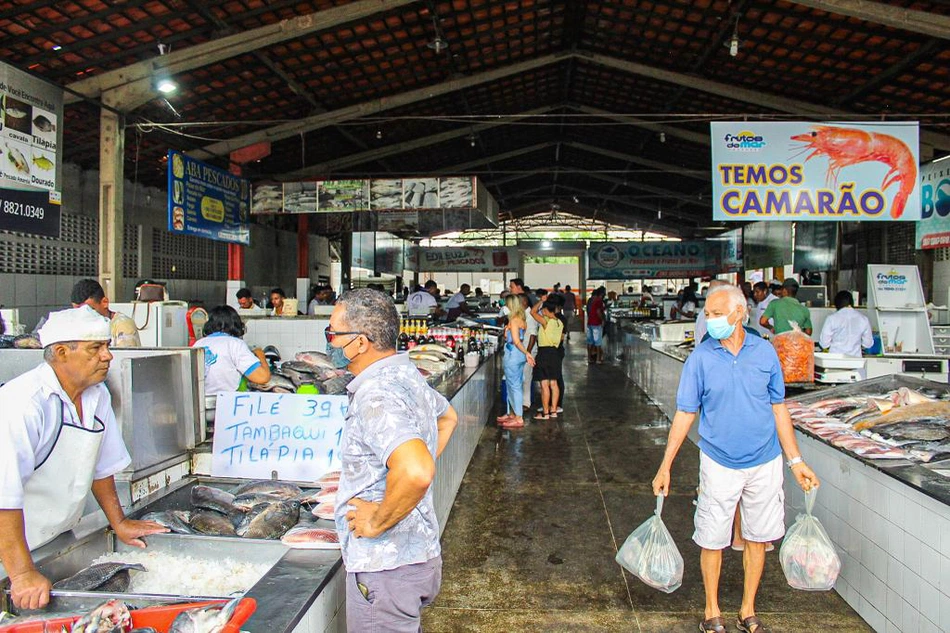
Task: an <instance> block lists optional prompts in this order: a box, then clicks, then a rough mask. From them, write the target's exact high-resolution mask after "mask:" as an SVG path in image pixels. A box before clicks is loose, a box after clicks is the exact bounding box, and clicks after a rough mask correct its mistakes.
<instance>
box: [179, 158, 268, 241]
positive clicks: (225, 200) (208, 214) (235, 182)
mask: <svg viewBox="0 0 950 633" xmlns="http://www.w3.org/2000/svg"><path fill="white" fill-rule="evenodd" d="M250 208H251V183H250V182H249V181H247V180H245V179H244V178H241V177H239V176H235V175H234V174H232V173H230V172H227V171H224V170H223V169H218V168H217V167H212V166H211V165H207V164H205V163H202V162H201V161H198V160H195V159H193V158H189V157H188V156H185V155H184V154H182V153H181V152H177V151H175V150H170V151H169V152H168V230H169V231H171V232H172V233H180V234H186V235H196V236H198V237H205V238H208V239H211V240H217V241H219V242H233V243H235V244H250V243H251V231H250V228H249V227H248V224H247V221H248V213H249V211H250Z"/></svg>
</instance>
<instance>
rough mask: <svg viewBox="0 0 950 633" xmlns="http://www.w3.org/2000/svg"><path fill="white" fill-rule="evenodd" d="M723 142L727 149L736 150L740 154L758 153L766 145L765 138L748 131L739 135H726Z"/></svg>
mask: <svg viewBox="0 0 950 633" xmlns="http://www.w3.org/2000/svg"><path fill="white" fill-rule="evenodd" d="M722 140H723V141H724V142H725V144H726V149H735V150H739V151H740V152H757V151H759V150H760V149H763V148H764V147H765V145H766V143H765V139H764V138H762V137H761V136H759V135H757V134H756V133H755V132H749V131H748V130H745V131H742V132H739V133H738V134H726V135H725V136H724V137H723V138H722Z"/></svg>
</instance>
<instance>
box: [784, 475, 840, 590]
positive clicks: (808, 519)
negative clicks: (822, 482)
mask: <svg viewBox="0 0 950 633" xmlns="http://www.w3.org/2000/svg"><path fill="white" fill-rule="evenodd" d="M816 495H817V492H816V489H812V490H810V491H809V492H806V493H805V514H799V515H798V518H797V519H795V523H794V525H792V527H790V528H789V529H788V532H786V533H785V540H784V541H783V542H782V549H781V550H780V551H779V560H780V561H781V563H782V571H783V572H785V578H786V579H788V584H790V585H791V586H792V587H793V588H795V589H803V590H805V591H828V590H829V589H831V588H832V587H834V586H835V581H836V580H838V573H839V572H840V571H841V559H840V558H838V553H837V552H836V551H835V546H834V545H833V544H832V542H831V539H830V538H828V533H827V532H825V528H824V527H822V525H821V523H820V522H819V521H818V519H816V518H815V517H814V515H812V513H811V512H812V509H813V508H814V507H815V496H816Z"/></svg>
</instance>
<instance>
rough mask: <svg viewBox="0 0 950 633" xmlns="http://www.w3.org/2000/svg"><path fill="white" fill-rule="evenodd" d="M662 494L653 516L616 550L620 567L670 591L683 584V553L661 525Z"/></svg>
mask: <svg viewBox="0 0 950 633" xmlns="http://www.w3.org/2000/svg"><path fill="white" fill-rule="evenodd" d="M662 512H663V495H659V496H658V497H657V498H656V511H655V512H654V513H653V516H652V517H650V518H649V519H647V520H646V521H644V522H643V524H642V525H641V526H640V527H638V528H637V529H636V530H634V531H633V532H632V533H631V534H630V536H628V537H627V540H626V541H625V542H624V544H623V547H621V548H620V550H619V551H618V552H617V556H616V561H617V562H618V563H620V565H621V567H623V568H624V569H626V570H627V571H629V572H630V573H631V574H633V575H634V576H636V577H637V578H639V579H640V580H642V581H643V582H644V583H646V584H647V585H649V586H651V587H653V588H654V589H659V590H660V591H662V592H664V593H673V592H674V591H676V590H677V589H679V588H680V585H682V584H683V557H682V556H681V555H680V552H679V550H678V549H676V543H674V542H673V537H672V536H670V532H669V530H667V529H666V526H665V525H663V519H661V518H660V515H661V514H662Z"/></svg>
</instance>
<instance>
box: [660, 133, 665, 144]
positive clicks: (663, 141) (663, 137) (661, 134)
mask: <svg viewBox="0 0 950 633" xmlns="http://www.w3.org/2000/svg"><path fill="white" fill-rule="evenodd" d="M660 142H661V143H665V142H666V132H660Z"/></svg>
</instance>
